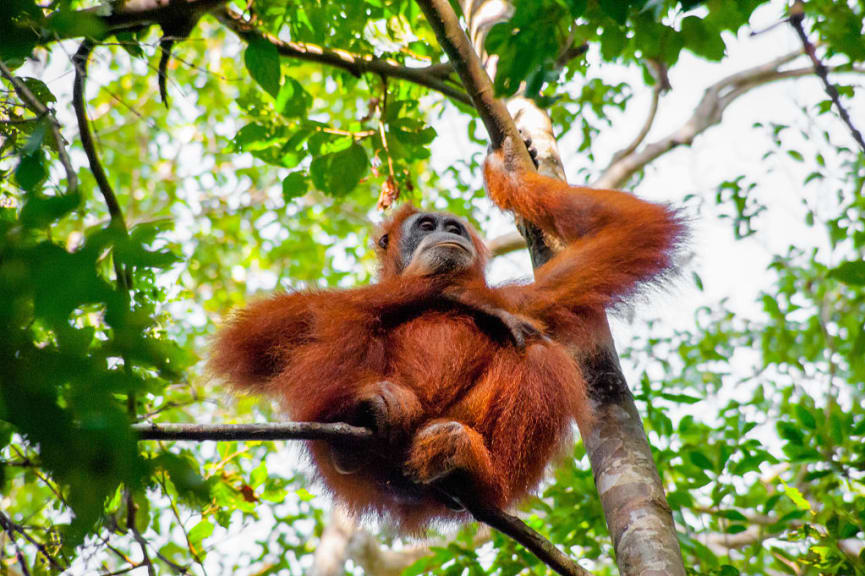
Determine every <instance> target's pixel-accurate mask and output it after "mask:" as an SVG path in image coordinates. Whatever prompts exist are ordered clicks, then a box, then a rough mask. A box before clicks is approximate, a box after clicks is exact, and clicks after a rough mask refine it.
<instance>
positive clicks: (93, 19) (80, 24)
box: [47, 9, 105, 38]
mask: <svg viewBox="0 0 865 576" xmlns="http://www.w3.org/2000/svg"><path fill="white" fill-rule="evenodd" d="M47 24H48V26H49V27H50V28H51V29H52V30H53V31H54V32H56V33H57V35H58V36H61V37H62V36H66V37H70V38H71V37H76V36H85V37H87V38H100V37H101V36H102V35H103V34H104V33H105V23H104V22H103V21H102V19H100V18H99V16H97V15H96V14H94V13H92V12H85V11H83V10H77V11H74V10H67V9H60V10H58V11H56V12H54V13H53V14H51V16H50V17H49V18H48V22H47Z"/></svg>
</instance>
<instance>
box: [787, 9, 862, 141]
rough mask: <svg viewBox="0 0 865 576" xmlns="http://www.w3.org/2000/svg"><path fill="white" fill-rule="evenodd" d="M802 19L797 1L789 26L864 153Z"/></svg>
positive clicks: (848, 115)
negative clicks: (796, 35) (797, 37)
mask: <svg viewBox="0 0 865 576" xmlns="http://www.w3.org/2000/svg"><path fill="white" fill-rule="evenodd" d="M804 19H805V9H804V3H803V2H802V1H801V0H797V1H796V2H794V3H793V6H792V7H791V8H790V19H789V20H790V25H791V26H793V28H795V29H796V34H798V35H799V39H800V40H801V41H802V46H803V47H804V48H805V53H806V54H807V55H808V58H810V59H811V62H812V63H813V64H814V72H816V73H817V76H819V77H820V80H822V81H823V87H824V88H825V89H826V93H827V94H828V95H829V98H831V99H832V102H833V103H834V104H835V108H836V109H837V110H838V115H839V116H841V120H843V121H844V123H845V124H846V125H847V128H848V129H849V130H850V134H852V136H853V139H854V140H855V141H856V143H857V144H859V147H860V148H862V151H863V152H865V140H863V138H862V133H861V132H859V130H858V129H857V128H856V126H854V125H853V121H852V120H851V119H850V114H849V113H848V112H847V109H846V108H845V107H844V105H843V104H842V103H841V95H840V94H838V89H837V88H836V87H835V85H834V84H832V83H831V82H829V70H827V68H826V66H825V65H824V64H823V62H821V61H820V58H818V57H817V50H816V49H815V48H814V44H812V43H811V41H810V40H809V39H808V35H807V34H806V33H805V27H804V26H803V24H802V21H803V20H804Z"/></svg>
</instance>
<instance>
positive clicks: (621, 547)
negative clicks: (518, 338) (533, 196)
mask: <svg viewBox="0 0 865 576" xmlns="http://www.w3.org/2000/svg"><path fill="white" fill-rule="evenodd" d="M460 6H461V7H462V10H463V14H464V16H465V18H466V22H467V24H468V28H469V37H470V39H471V40H472V44H473V45H474V46H475V49H476V50H478V51H479V52H480V54H481V58H482V61H483V62H484V64H485V67H486V69H487V72H488V73H489V75H490V77H495V72H496V62H495V58H494V57H485V55H484V54H483V52H482V49H483V44H484V40H485V38H486V34H487V32H488V31H489V29H490V28H491V27H492V26H493V25H494V24H495V23H496V22H499V21H502V20H506V19H507V18H509V17H510V15H511V13H512V10H513V8H512V7H511V5H510V4H509V3H508V2H505V1H503V0H460ZM467 88H468V89H469V90H471V89H470V88H469V87H467ZM508 109H509V111H510V112H511V115H512V116H513V118H514V121H515V122H516V124H517V127H518V128H519V129H520V130H521V131H522V132H523V133H524V134H526V135H528V136H529V137H530V138H531V139H532V143H533V145H534V146H535V148H537V150H538V161H539V170H540V171H541V172H542V173H544V174H546V175H548V176H552V177H555V178H559V179H561V180H564V179H565V174H564V169H563V167H562V162H561V159H560V156H559V153H558V149H557V146H556V140H555V136H554V134H553V127H552V123H551V122H550V119H549V116H548V115H547V114H546V113H545V112H544V111H543V110H541V109H540V108H538V107H537V106H536V105H535V103H534V102H533V101H531V100H528V99H525V98H520V97H516V98H513V99H511V100H510V101H509V102H508ZM519 227H520V231H521V232H522V233H523V235H524V236H525V237H526V241H527V243H528V245H529V250H530V253H531V256H532V264H533V265H534V267H535V268H537V267H539V266H541V265H543V264H544V263H545V262H546V261H547V260H549V258H550V257H551V256H552V254H553V251H552V250H551V249H550V247H548V246H547V244H546V242H545V240H544V238H543V235H542V234H541V233H540V232H539V231H538V230H537V228H535V227H534V226H532V225H531V224H528V223H520V226H519ZM596 330H597V332H598V334H599V341H600V345H599V346H598V347H597V348H595V349H594V350H574V354H575V356H576V358H577V360H578V361H579V363H580V366H581V367H582V371H583V374H584V376H585V378H586V385H587V387H588V395H589V399H590V402H591V410H590V414H591V416H589V418H588V419H589V420H590V421H586V422H578V426H579V428H580V433H581V435H582V438H583V443H584V444H585V447H586V451H587V453H588V455H589V461H590V462H591V465H592V471H593V474H594V478H595V485H596V487H597V489H598V494H599V495H600V499H601V504H602V506H603V509H604V515H605V516H606V520H607V526H608V528H609V530H610V534H611V536H612V539H613V546H614V548H615V551H616V561H617V564H618V567H619V572H620V573H621V574H622V576H637V575H640V576H648V575H654V574H657V575H659V576H660V575H673V576H680V575H681V576H684V574H685V569H684V565H683V562H682V554H681V551H680V549H679V542H678V539H677V536H676V528H675V525H674V523H673V516H672V513H671V511H670V507H669V505H668V504H667V500H666V497H665V494H664V488H663V486H662V484H661V479H660V477H659V476H658V471H657V469H656V467H655V463H654V461H653V460H652V452H651V448H650V447H649V443H648V441H647V440H646V434H645V432H644V430H643V425H642V421H641V419H640V415H639V413H638V411H637V407H636V405H635V404H634V398H633V396H632V395H631V391H630V389H629V388H628V385H627V382H626V381H625V378H624V376H623V374H622V370H621V367H620V365H619V357H618V354H617V353H616V349H615V344H614V343H613V339H612V336H611V334H610V329H609V324H608V323H607V320H606V318H599V319H598V322H597V327H596Z"/></svg>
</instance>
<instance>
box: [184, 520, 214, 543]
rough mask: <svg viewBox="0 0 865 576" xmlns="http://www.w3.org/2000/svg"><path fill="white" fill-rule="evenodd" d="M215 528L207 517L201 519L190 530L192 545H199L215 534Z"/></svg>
mask: <svg viewBox="0 0 865 576" xmlns="http://www.w3.org/2000/svg"><path fill="white" fill-rule="evenodd" d="M214 528H216V527H215V526H214V525H213V523H212V522H211V521H210V520H208V519H207V518H205V519H203V520H201V521H200V522H199V523H198V524H196V525H195V526H193V527H192V529H191V530H190V531H189V543H190V544H191V545H192V546H195V547H199V546H200V544H201V541H202V540H204V539H205V538H207V537H209V536H210V535H211V534H213V530H214Z"/></svg>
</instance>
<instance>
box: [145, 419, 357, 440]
mask: <svg viewBox="0 0 865 576" xmlns="http://www.w3.org/2000/svg"><path fill="white" fill-rule="evenodd" d="M132 430H133V431H135V432H136V433H138V437H139V439H140V440H166V441H194V442H201V441H206V440H215V441H218V442H228V441H231V442H241V441H268V440H327V441H330V442H332V441H343V442H345V441H348V442H358V443H362V442H369V441H371V440H372V439H373V434H372V432H370V431H369V430H368V429H367V428H359V427H357V426H349V425H348V424H343V423H341V422H337V423H335V424H323V423H320V422H281V423H267V424H147V423H145V424H133V425H132Z"/></svg>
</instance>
